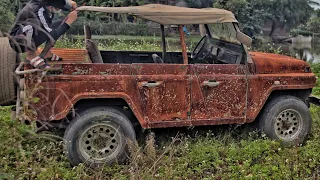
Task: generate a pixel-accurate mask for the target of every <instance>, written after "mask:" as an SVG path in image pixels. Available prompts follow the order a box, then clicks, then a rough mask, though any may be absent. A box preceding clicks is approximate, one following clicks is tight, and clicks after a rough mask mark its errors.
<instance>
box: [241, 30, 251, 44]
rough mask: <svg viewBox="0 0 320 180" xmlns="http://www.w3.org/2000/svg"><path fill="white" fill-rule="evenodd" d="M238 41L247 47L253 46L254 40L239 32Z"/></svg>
mask: <svg viewBox="0 0 320 180" xmlns="http://www.w3.org/2000/svg"><path fill="white" fill-rule="evenodd" d="M237 40H238V41H240V42H241V43H242V44H244V45H246V46H251V45H252V39H251V38H250V37H249V36H247V35H245V34H244V33H242V32H240V31H237Z"/></svg>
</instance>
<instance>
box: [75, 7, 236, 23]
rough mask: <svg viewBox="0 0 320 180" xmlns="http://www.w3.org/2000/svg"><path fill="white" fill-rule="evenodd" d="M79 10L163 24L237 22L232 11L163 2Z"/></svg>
mask: <svg viewBox="0 0 320 180" xmlns="http://www.w3.org/2000/svg"><path fill="white" fill-rule="evenodd" d="M77 10H78V11H96V12H105V13H123V14H131V15H135V16H137V17H140V18H143V19H147V20H150V21H154V22H157V23H159V24H163V25H186V24H213V23H227V22H235V23H237V22H238V21H237V20H236V18H235V16H234V15H233V13H232V12H230V11H227V10H223V9H217V8H206V9H196V8H186V7H177V6H168V5H161V4H148V5H144V6H129V7H95V6H82V7H79V8H77Z"/></svg>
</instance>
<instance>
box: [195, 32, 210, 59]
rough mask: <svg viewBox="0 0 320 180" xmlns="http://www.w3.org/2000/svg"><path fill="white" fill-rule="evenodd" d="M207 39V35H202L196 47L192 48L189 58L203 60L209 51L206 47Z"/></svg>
mask: <svg viewBox="0 0 320 180" xmlns="http://www.w3.org/2000/svg"><path fill="white" fill-rule="evenodd" d="M208 40H209V36H208V35H205V36H203V37H202V39H201V40H200V42H199V43H198V44H197V46H196V48H195V49H194V50H193V52H192V54H191V58H192V61H193V62H196V61H203V60H205V58H206V57H207V56H208V54H209V53H210V48H209V49H208V48H206V44H207V42H208Z"/></svg>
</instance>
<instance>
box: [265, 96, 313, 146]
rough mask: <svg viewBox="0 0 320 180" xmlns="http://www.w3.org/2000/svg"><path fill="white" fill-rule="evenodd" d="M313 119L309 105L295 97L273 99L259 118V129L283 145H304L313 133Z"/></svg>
mask: <svg viewBox="0 0 320 180" xmlns="http://www.w3.org/2000/svg"><path fill="white" fill-rule="evenodd" d="M311 124H312V119H311V115H310V111H309V109H308V107H307V105H306V104H305V103H304V102H303V101H302V100H300V99H298V98H296V97H294V96H280V97H277V98H275V99H272V100H271V101H270V102H269V103H268V104H267V105H266V106H265V108H264V110H263V112H262V114H261V116H260V118H259V128H260V130H261V131H262V132H263V133H265V134H266V135H267V136H268V137H269V138H271V139H273V140H280V141H281V142H282V144H283V145H286V146H293V145H300V144H302V143H303V142H304V141H305V140H306V138H307V136H308V134H309V133H310V132H311Z"/></svg>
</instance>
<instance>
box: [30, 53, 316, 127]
mask: <svg viewBox="0 0 320 180" xmlns="http://www.w3.org/2000/svg"><path fill="white" fill-rule="evenodd" d="M62 53H64V52H63V50H62ZM250 54H251V55H252V60H253V63H248V64H144V63H140V64H88V63H87V64H75V63H73V64H62V65H61V69H62V72H61V74H58V75H49V76H46V78H45V79H43V80H42V83H41V84H40V86H41V87H43V89H39V90H38V91H37V93H36V97H39V99H40V101H39V102H36V103H30V106H32V108H31V109H35V111H36V114H37V117H36V119H37V120H42V121H53V120H61V119H63V118H65V117H66V116H67V114H68V113H69V112H70V110H71V108H72V107H73V106H75V105H76V104H77V102H79V101H80V100H82V99H106V100H105V101H106V102H107V101H108V102H109V101H112V100H113V99H122V100H124V101H125V102H127V104H128V106H129V107H130V109H131V110H132V111H133V113H134V115H135V117H136V118H137V119H138V121H139V122H140V124H141V126H142V127H143V128H166V127H178V126H201V125H218V124H235V123H244V122H252V121H253V120H254V119H255V118H256V117H257V115H258V114H259V112H260V111H261V109H262V108H263V106H264V104H265V103H266V101H267V99H268V97H269V96H270V94H271V93H272V92H273V91H275V90H298V89H303V90H311V89H312V88H313V87H314V86H315V83H316V78H315V75H314V74H313V73H311V72H309V68H310V66H309V65H308V64H307V63H306V62H303V61H301V60H296V59H294V58H290V57H287V56H281V55H273V54H267V53H255V52H254V53H250ZM30 78H32V77H30ZM278 81H279V82H280V84H279V83H275V82H278ZM27 82H28V83H27V86H28V87H29V88H32V85H33V83H32V82H33V81H30V80H29V81H27ZM210 84H211V85H210Z"/></svg>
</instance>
